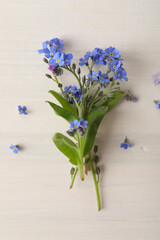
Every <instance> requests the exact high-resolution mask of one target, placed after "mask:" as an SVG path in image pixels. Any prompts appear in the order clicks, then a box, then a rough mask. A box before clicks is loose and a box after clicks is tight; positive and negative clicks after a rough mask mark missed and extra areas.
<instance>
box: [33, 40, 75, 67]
mask: <svg viewBox="0 0 160 240" xmlns="http://www.w3.org/2000/svg"><path fill="white" fill-rule="evenodd" d="M63 47H64V44H63V41H62V40H60V39H58V38H54V39H51V40H50V41H45V42H43V43H42V49H40V50H38V52H39V53H40V54H41V53H43V54H44V55H45V57H46V58H49V64H50V65H51V66H54V67H57V66H63V65H66V66H68V65H70V63H71V62H72V59H73V55H72V54H71V53H69V54H66V53H64V52H62V48H63Z"/></svg>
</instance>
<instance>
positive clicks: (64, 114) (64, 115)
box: [46, 101, 77, 122]
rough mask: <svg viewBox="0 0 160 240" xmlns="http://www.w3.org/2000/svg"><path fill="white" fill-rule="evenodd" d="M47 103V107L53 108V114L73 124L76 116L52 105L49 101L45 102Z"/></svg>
mask: <svg viewBox="0 0 160 240" xmlns="http://www.w3.org/2000/svg"><path fill="white" fill-rule="evenodd" d="M46 102H48V103H49V105H50V106H51V107H52V108H53V110H54V111H55V113H56V114H57V115H58V116H60V117H62V118H64V119H65V120H67V121H68V122H73V121H74V120H75V119H77V116H76V115H75V114H73V113H71V112H69V111H68V110H66V109H64V108H62V107H60V106H58V105H56V104H55V103H52V102H50V101H46Z"/></svg>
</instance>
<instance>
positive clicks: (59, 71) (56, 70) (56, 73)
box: [54, 67, 63, 76]
mask: <svg viewBox="0 0 160 240" xmlns="http://www.w3.org/2000/svg"><path fill="white" fill-rule="evenodd" d="M54 74H55V75H56V76H61V75H62V74H63V69H62V68H60V67H56V69H55V70H54Z"/></svg>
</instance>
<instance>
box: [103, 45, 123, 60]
mask: <svg viewBox="0 0 160 240" xmlns="http://www.w3.org/2000/svg"><path fill="white" fill-rule="evenodd" d="M104 52H105V53H106V54H107V56H108V57H110V58H111V59H118V58H120V51H119V50H118V49H116V48H114V47H109V48H106V49H105V50H104Z"/></svg>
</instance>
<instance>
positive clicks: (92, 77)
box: [88, 71, 99, 81]
mask: <svg viewBox="0 0 160 240" xmlns="http://www.w3.org/2000/svg"><path fill="white" fill-rule="evenodd" d="M98 77H99V75H98V74H97V73H96V72H95V71H92V73H91V74H88V78H89V80H95V81H97V80H98Z"/></svg>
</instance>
